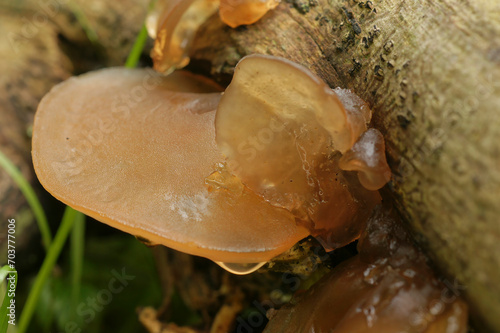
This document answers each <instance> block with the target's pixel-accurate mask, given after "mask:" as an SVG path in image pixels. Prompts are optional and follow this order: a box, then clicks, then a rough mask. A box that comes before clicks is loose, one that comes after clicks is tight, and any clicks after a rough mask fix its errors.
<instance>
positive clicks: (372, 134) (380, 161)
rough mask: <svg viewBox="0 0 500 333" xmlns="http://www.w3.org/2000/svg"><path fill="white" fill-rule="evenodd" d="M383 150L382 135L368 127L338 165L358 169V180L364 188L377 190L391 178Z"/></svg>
mask: <svg viewBox="0 0 500 333" xmlns="http://www.w3.org/2000/svg"><path fill="white" fill-rule="evenodd" d="M384 151H385V143H384V137H383V136H382V134H381V133H380V132H379V131H377V130H376V129H373V128H370V129H369V130H367V131H366V132H365V133H363V135H361V137H360V138H359V140H358V141H357V142H356V143H355V144H354V146H353V147H352V148H351V149H350V150H349V151H348V152H346V153H345V154H344V156H342V158H341V159H340V161H339V166H340V167H341V168H342V170H350V171H358V178H359V181H360V183H361V184H362V185H363V186H364V187H365V188H367V189H369V190H378V189H380V188H381V187H382V186H384V185H385V184H387V182H388V181H389V180H390V179H391V170H390V169H389V166H388V165H387V161H386V159H385V153H384Z"/></svg>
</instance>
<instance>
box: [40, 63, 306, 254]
mask: <svg viewBox="0 0 500 333" xmlns="http://www.w3.org/2000/svg"><path fill="white" fill-rule="evenodd" d="M218 90H219V89H218V88H217V86H216V85H214V84H212V83H210V82H209V81H207V80H203V79H200V78H198V77H195V76H193V75H189V74H187V73H178V72H176V73H174V74H172V75H170V76H168V77H160V76H159V75H158V74H155V73H154V72H153V71H151V70H149V71H148V70H131V69H123V68H113V69H105V70H100V71H96V72H93V73H89V74H85V75H81V76H79V77H75V78H71V79H69V80H67V81H65V82H63V83H61V84H59V85H57V86H56V87H54V88H53V89H52V90H51V92H50V93H49V94H47V95H46V96H45V97H44V98H43V100H42V102H41V103H40V105H39V108H38V111H37V113H36V117H35V124H34V128H33V152H32V155H33V163H34V166H35V171H36V173H37V175H38V178H39V180H40V182H41V183H42V185H43V186H44V187H45V188H46V189H47V190H48V191H49V192H50V193H51V194H52V195H54V196H55V197H56V198H58V199H59V200H61V201H63V202H64V203H66V204H68V205H69V206H71V207H73V208H75V209H77V210H79V211H82V212H83V213H85V214H87V215H89V216H91V217H93V218H95V219H97V220H99V221H101V222H104V223H106V224H109V225H110V226H113V227H115V228H117V229H120V230H123V231H125V232H128V233H130V234H132V235H135V236H138V237H140V238H141V239H145V240H147V241H148V242H149V243H150V244H163V245H166V246H168V247H171V248H174V249H176V250H179V251H183V252H186V253H189V254H194V255H199V256H203V257H206V258H209V259H212V260H214V261H219V262H227V263H253V262H262V261H267V260H269V259H271V258H273V257H274V256H276V255H278V254H280V253H282V252H284V251H286V250H287V249H288V248H290V247H291V246H293V245H294V244H295V243H296V242H297V241H299V240H300V239H302V238H303V237H305V236H307V234H308V232H307V230H306V229H305V228H303V227H300V226H297V225H296V223H295V218H294V216H293V215H292V214H291V213H290V212H288V211H286V210H284V209H280V208H276V207H273V206H271V205H270V204H269V203H267V202H265V201H264V200H262V199H261V198H260V197H259V196H257V195H256V194H254V193H253V192H251V191H249V190H248V189H246V188H244V187H243V185H241V183H240V182H239V180H238V179H236V178H235V177H232V176H230V175H227V174H225V173H223V172H222V173H221V172H218V171H217V170H219V169H220V166H221V162H223V160H224V158H223V156H222V155H221V153H220V152H219V150H218V148H217V146H216V143H215V133H214V124H213V122H214V118H215V108H216V105H217V103H218V102H219V99H220V95H221V94H220V93H219V92H217V91H218Z"/></svg>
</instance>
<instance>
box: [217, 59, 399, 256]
mask: <svg viewBox="0 0 500 333" xmlns="http://www.w3.org/2000/svg"><path fill="white" fill-rule="evenodd" d="M340 92H341V93H339V96H341V98H342V99H343V102H344V103H342V102H341V101H340V100H339V97H338V95H337V94H336V93H335V92H334V91H333V90H332V89H330V87H328V86H327V85H326V84H325V83H324V82H323V81H322V80H321V79H320V78H318V77H317V76H315V75H314V74H312V73H311V72H310V71H309V70H307V69H305V68H303V67H302V66H299V65H297V64H295V63H293V62H291V61H288V60H286V59H282V58H277V57H271V56H264V55H251V56H247V57H245V58H244V59H242V60H241V61H240V62H239V63H238V65H237V66H236V68H235V73H234V77H233V80H232V82H231V84H230V85H229V86H228V87H227V89H226V92H225V93H224V95H223V97H222V98H221V102H220V103H219V106H218V109H217V114H216V120H215V126H216V141H217V144H218V147H219V149H220V150H221V152H222V153H223V154H224V155H225V156H226V157H227V166H228V168H229V171H230V172H231V173H234V174H235V175H236V176H237V177H239V178H240V179H241V181H242V182H243V184H244V185H245V186H247V187H248V188H249V189H250V190H252V191H254V192H255V193H257V194H258V195H260V196H261V197H263V198H264V199H265V200H267V201H268V202H270V203H271V204H272V205H274V206H277V207H283V208H285V209H287V210H289V211H291V212H292V213H293V214H294V215H295V216H297V217H298V218H299V219H301V220H302V222H303V223H304V225H306V226H307V227H308V229H309V230H310V232H311V234H312V235H313V236H316V237H318V238H319V240H320V241H322V243H323V245H325V247H326V248H327V249H332V248H335V247H339V246H342V245H345V244H347V243H349V242H351V241H353V240H354V239H356V238H357V237H358V236H359V233H360V232H361V230H362V229H363V223H364V222H365V221H366V219H367V218H368V216H369V215H370V212H371V210H372V209H373V207H374V206H375V205H376V204H377V203H378V202H379V201H380V196H379V194H378V193H377V192H373V191H370V190H368V189H366V188H364V187H363V186H361V185H360V184H359V182H358V181H357V180H355V179H354V180H353V179H352V177H351V175H350V174H349V173H348V172H344V171H343V170H341V169H340V168H339V159H340V158H341V154H342V153H346V152H348V151H349V150H350V149H351V148H353V146H355V147H359V148H360V149H361V151H360V152H359V154H361V153H364V154H365V155H369V156H370V157H371V160H369V161H368V162H371V161H372V160H373V159H378V160H384V161H385V154H384V151H383V150H382V151H380V150H379V149H377V150H374V152H373V154H372V153H371V151H363V149H365V148H367V147H365V146H364V145H361V146H359V145H358V146H356V145H355V143H356V141H357V140H358V139H359V138H360V136H362V134H363V132H365V131H366V129H367V123H368V122H369V121H370V118H371V111H370V109H369V108H368V106H367V105H366V103H364V102H363V101H362V100H361V99H359V97H357V96H355V95H354V94H352V93H350V92H349V91H346V90H342V91H340ZM370 133H371V132H370ZM382 140H383V139H382ZM382 142H383V141H382ZM382 145H383V143H382ZM368 148H369V149H371V148H372V147H368ZM377 148H379V146H377ZM359 154H358V155H359ZM374 154H375V155H376V156H373V155H374ZM358 155H356V157H357V158H359V159H360V160H363V159H362V157H365V155H363V156H361V157H360V156H358ZM363 161H364V160H363ZM367 170H369V171H370V172H372V173H374V174H376V172H378V171H379V170H378V169H376V168H372V169H367ZM363 171H365V170H364V169H363ZM383 171H384V172H385V171H386V170H385V169H384V170H383ZM389 174H390V173H389ZM372 177H375V176H372ZM384 184H385V183H384ZM377 185H379V183H377ZM369 189H371V188H369Z"/></svg>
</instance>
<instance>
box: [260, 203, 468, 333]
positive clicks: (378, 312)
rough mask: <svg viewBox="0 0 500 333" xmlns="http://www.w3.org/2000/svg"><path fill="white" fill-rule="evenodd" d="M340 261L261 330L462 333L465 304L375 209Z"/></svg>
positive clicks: (397, 227) (391, 221) (268, 332)
mask: <svg viewBox="0 0 500 333" xmlns="http://www.w3.org/2000/svg"><path fill="white" fill-rule="evenodd" d="M358 249H359V252H360V253H359V255H357V256H355V257H354V258H352V259H350V260H348V261H346V262H343V263H342V264H340V265H339V266H337V267H335V268H334V269H333V270H332V271H331V272H330V273H328V274H327V275H326V276H325V277H323V278H322V280H320V281H319V282H318V283H317V284H315V285H314V286H313V287H312V288H311V289H310V290H308V291H307V292H306V293H304V294H303V295H301V296H299V297H298V299H297V300H296V301H292V302H291V303H290V304H289V305H286V306H284V307H283V308H282V309H280V310H278V311H277V312H275V313H274V314H273V315H272V316H271V318H270V322H269V324H268V325H267V327H266V329H265V331H264V332H265V333H282V332H283V333H284V332H297V333H299V332H331V333H368V332H374V333H375V332H376V333H379V332H384V333H400V332H415V333H416V332H419V333H442V332H447V333H465V332H466V331H467V317H468V315H467V305H466V304H465V302H463V301H462V300H461V299H460V298H458V297H456V296H455V295H454V294H453V292H452V291H450V290H449V289H448V288H447V287H446V286H445V285H444V284H443V283H441V282H439V281H438V280H437V279H436V278H435V276H434V275H433V272H432V270H431V269H430V268H429V267H428V266H427V264H426V260H425V257H424V255H423V254H422V253H421V252H419V251H418V249H416V248H415V247H414V246H413V245H411V241H410V240H409V238H408V235H407V234H406V232H405V231H404V230H403V229H402V228H401V226H400V225H399V224H398V223H397V222H396V221H395V220H394V219H393V217H391V216H390V214H388V213H387V211H385V212H383V213H382V211H381V210H379V211H378V212H377V214H376V215H375V216H374V217H373V218H371V219H370V221H369V223H368V228H367V230H366V231H365V232H364V233H363V235H362V237H361V240H360V243H359V244H358Z"/></svg>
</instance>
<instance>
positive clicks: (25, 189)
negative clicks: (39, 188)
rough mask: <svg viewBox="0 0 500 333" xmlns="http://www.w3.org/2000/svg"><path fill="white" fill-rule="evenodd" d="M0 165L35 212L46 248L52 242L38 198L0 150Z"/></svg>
mask: <svg viewBox="0 0 500 333" xmlns="http://www.w3.org/2000/svg"><path fill="white" fill-rule="evenodd" d="M0 166H1V167H2V168H4V170H5V171H6V172H7V173H8V174H9V176H11V177H12V179H13V180H14V182H16V184H17V185H18V186H19V188H20V189H21V192H22V193H23V194H24V197H25V198H26V200H27V201H28V204H29V205H30V207H31V209H32V210H33V214H35V218H36V221H37V223H38V228H39V229H40V234H41V235H42V243H43V246H44V247H45V250H47V249H48V248H49V246H50V243H51V242H52V235H51V233H50V228H49V223H48V221H47V216H46V215H45V212H44V210H43V208H42V205H41V204H40V201H39V200H38V198H37V196H36V194H35V191H34V190H33V188H32V187H31V185H30V184H29V183H28V181H27V180H26V179H25V178H24V176H23V174H22V173H21V171H19V169H18V168H17V167H16V166H15V165H14V163H12V161H11V160H9V158H8V157H7V156H5V154H4V153H3V152H2V151H0Z"/></svg>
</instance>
